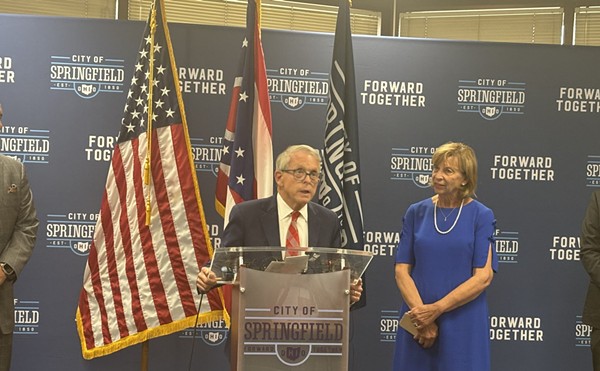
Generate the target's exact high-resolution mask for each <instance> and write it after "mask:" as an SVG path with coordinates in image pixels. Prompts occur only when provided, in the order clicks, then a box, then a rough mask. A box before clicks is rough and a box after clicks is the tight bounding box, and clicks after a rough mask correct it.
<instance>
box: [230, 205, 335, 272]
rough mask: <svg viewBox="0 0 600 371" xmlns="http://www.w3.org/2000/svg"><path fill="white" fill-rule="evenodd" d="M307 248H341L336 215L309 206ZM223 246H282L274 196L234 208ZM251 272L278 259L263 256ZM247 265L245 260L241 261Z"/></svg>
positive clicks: (320, 208) (316, 206) (327, 210)
mask: <svg viewBox="0 0 600 371" xmlns="http://www.w3.org/2000/svg"><path fill="white" fill-rule="evenodd" d="M308 245H309V246H308V247H334V248H338V247H340V245H341V238H340V222H339V220H338V218H337V215H335V213H334V212H333V211H331V210H329V209H327V208H325V207H323V206H321V205H318V204H316V203H314V202H309V203H308ZM222 246H224V247H239V246H241V247H248V246H265V247H267V246H281V239H280V238H279V216H278V214H277V195H274V196H272V197H267V198H262V199H258V200H251V201H245V202H242V203H240V204H237V205H235V206H234V207H233V208H232V209H231V213H230V215H229V223H228V224H227V227H226V228H225V231H223V240H222ZM262 259H263V261H262V262H257V264H256V266H254V268H256V269H264V268H266V266H267V265H268V263H269V262H270V261H272V260H281V256H276V255H265V256H263V257H262ZM244 262H245V263H247V261H246V259H245V260H244Z"/></svg>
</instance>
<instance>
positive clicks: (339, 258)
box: [211, 247, 373, 371]
mask: <svg viewBox="0 0 600 371" xmlns="http://www.w3.org/2000/svg"><path fill="white" fill-rule="evenodd" d="M286 251H289V250H287V249H286V248H283V247H229V248H223V247H221V248H218V249H215V254H214V256H213V260H212V263H211V270H212V271H213V272H214V273H215V274H216V275H217V277H218V283H219V284H231V285H233V290H232V292H233V294H232V308H231V312H232V313H231V320H232V323H231V333H230V336H231V369H232V370H239V371H242V370H244V371H271V370H286V369H293V370H297V371H307V370H312V371H323V370H331V371H337V370H339V371H346V370H348V341H349V340H348V334H349V331H348V330H349V329H348V326H349V310H350V283H351V281H353V280H355V279H358V278H359V277H361V276H362V274H363V273H364V271H365V270H366V268H367V266H368V265H369V263H370V261H371V259H372V257H373V254H372V253H369V252H365V251H358V250H345V249H335V248H299V249H297V251H295V250H294V251H295V252H297V254H298V255H297V256H287V255H286ZM294 251H291V254H290V255H294Z"/></svg>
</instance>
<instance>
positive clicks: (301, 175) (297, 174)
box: [281, 169, 321, 183]
mask: <svg viewBox="0 0 600 371" xmlns="http://www.w3.org/2000/svg"><path fill="white" fill-rule="evenodd" d="M281 171H283V172H284V173H288V174H292V175H293V176H294V179H296V180H297V181H298V182H302V181H304V179H306V176H307V175H308V177H309V178H310V181H311V182H312V183H317V182H318V181H319V180H320V179H321V173H318V172H316V171H306V170H304V169H282V170H281Z"/></svg>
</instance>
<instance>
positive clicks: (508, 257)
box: [495, 229, 519, 264]
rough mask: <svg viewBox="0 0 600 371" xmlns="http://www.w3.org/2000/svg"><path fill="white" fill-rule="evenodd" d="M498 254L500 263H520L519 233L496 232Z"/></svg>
mask: <svg viewBox="0 0 600 371" xmlns="http://www.w3.org/2000/svg"><path fill="white" fill-rule="evenodd" d="M495 241H496V242H495V244H496V254H497V255H498V263H513V264H516V263H518V262H519V232H508V231H501V230H499V229H498V230H496V232H495Z"/></svg>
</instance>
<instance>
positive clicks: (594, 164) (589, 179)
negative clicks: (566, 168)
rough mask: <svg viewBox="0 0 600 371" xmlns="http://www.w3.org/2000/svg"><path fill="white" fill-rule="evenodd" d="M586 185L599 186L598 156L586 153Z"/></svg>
mask: <svg viewBox="0 0 600 371" xmlns="http://www.w3.org/2000/svg"><path fill="white" fill-rule="evenodd" d="M585 176H586V178H585V179H586V186H588V187H600V156H599V155H588V159H587V164H586V167H585Z"/></svg>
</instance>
